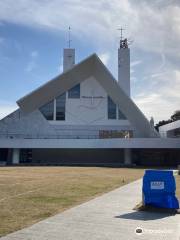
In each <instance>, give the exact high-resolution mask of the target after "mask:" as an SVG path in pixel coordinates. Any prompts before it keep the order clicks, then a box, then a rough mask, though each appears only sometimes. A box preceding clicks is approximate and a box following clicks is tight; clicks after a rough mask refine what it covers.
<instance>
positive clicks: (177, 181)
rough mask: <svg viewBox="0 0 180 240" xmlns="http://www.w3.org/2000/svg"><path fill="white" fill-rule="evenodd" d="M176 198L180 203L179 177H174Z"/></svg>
mask: <svg viewBox="0 0 180 240" xmlns="http://www.w3.org/2000/svg"><path fill="white" fill-rule="evenodd" d="M176 196H177V198H178V200H179V202H180V175H177V176H176Z"/></svg>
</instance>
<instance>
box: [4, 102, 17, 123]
mask: <svg viewBox="0 0 180 240" xmlns="http://www.w3.org/2000/svg"><path fill="white" fill-rule="evenodd" d="M17 108H18V107H17V105H16V104H14V103H12V102H7V101H2V100H0V120H1V119H2V118H3V117H5V116H7V115H8V114H10V113H12V112H13V111H15V110H16V109H17Z"/></svg>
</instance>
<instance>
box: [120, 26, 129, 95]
mask: <svg viewBox="0 0 180 240" xmlns="http://www.w3.org/2000/svg"><path fill="white" fill-rule="evenodd" d="M119 30H120V31H121V38H120V46H119V48H118V83H119V85H120V87H121V88H122V89H123V90H124V92H125V93H126V94H127V95H128V96H129V97H130V95H131V91H130V49H129V46H128V40H127V38H123V36H122V31H123V30H124V29H122V28H121V29H119Z"/></svg>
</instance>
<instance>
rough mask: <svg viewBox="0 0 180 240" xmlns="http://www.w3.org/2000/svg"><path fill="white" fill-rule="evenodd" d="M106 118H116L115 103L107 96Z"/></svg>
mask: <svg viewBox="0 0 180 240" xmlns="http://www.w3.org/2000/svg"><path fill="white" fill-rule="evenodd" d="M108 119H116V104H115V103H114V102H113V100H112V99H111V98H110V97H109V96H108Z"/></svg>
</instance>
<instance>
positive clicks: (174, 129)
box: [159, 120, 180, 137]
mask: <svg viewBox="0 0 180 240" xmlns="http://www.w3.org/2000/svg"><path fill="white" fill-rule="evenodd" d="M179 132H180V120H178V121H175V122H172V123H168V124H165V125H163V126H161V127H159V133H160V135H161V137H180V136H179V135H180V134H177V133H179Z"/></svg>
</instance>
